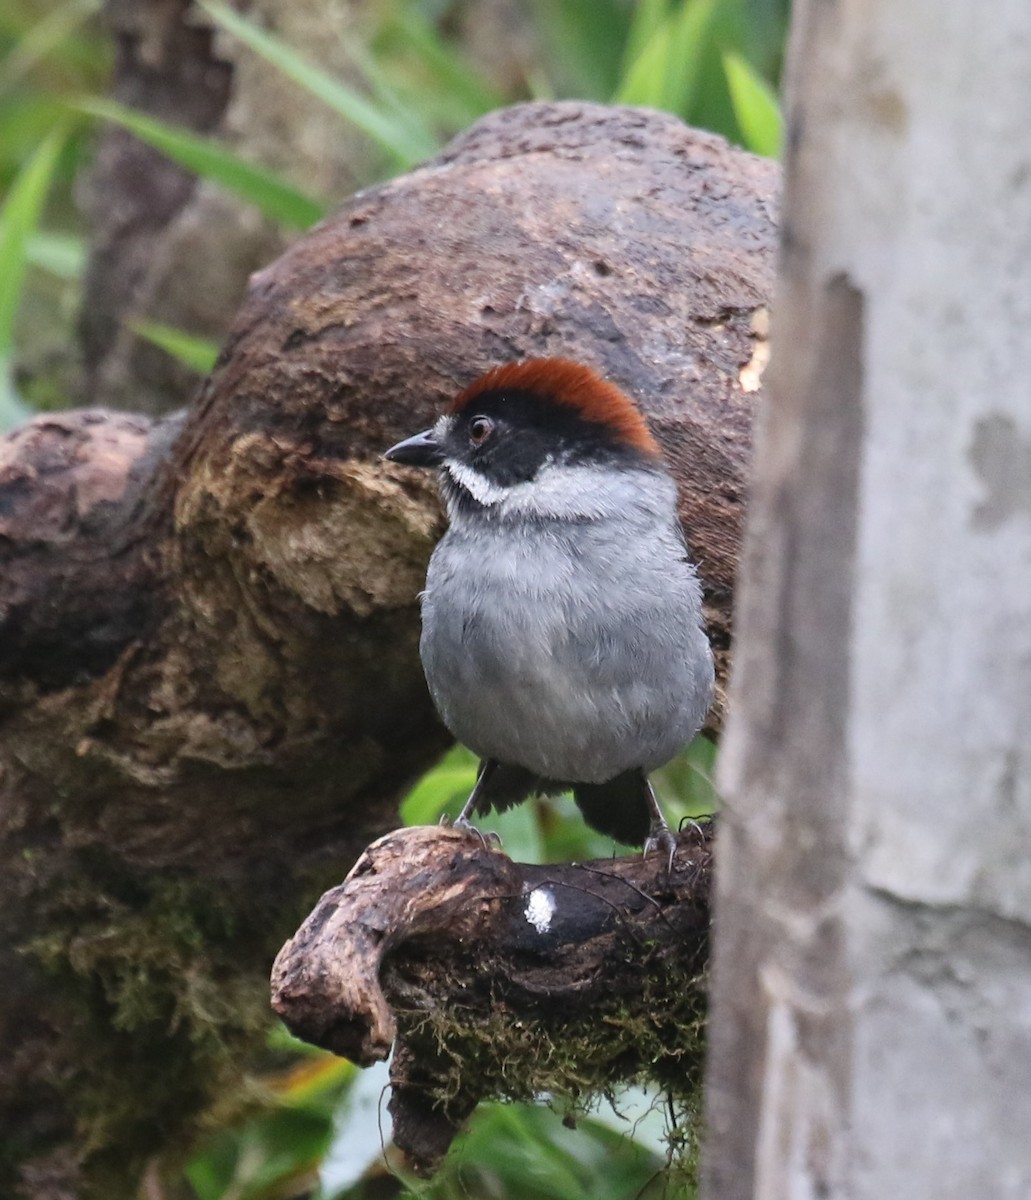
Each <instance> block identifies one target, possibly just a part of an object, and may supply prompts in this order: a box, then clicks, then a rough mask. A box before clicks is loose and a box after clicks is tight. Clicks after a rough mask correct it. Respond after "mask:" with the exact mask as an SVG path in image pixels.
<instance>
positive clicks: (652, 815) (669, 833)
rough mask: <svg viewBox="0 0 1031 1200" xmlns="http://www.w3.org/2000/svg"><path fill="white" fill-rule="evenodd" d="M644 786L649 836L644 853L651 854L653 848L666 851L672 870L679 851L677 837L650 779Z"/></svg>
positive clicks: (668, 867) (646, 839) (668, 864)
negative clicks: (674, 858)
mask: <svg viewBox="0 0 1031 1200" xmlns="http://www.w3.org/2000/svg"><path fill="white" fill-rule="evenodd" d="M644 787H645V803H646V804H647V805H648V836H647V837H646V838H645V839H644V853H645V854H651V852H652V851H653V850H664V851H666V853H667V854H668V855H669V861H668V862H667V864H666V869H667V870H668V871H672V870H673V856H674V855H675V854H676V852H677V839H676V837H675V836H674V834H673V830H672V829H670V827H669V824H668V822H667V821H666V818H665V816H664V815H663V812H662V809H661V808H660V807H659V800H658V797H657V796H656V795H655V789H654V788H653V787H652V785H651V780H650V779H646V780H645V781H644Z"/></svg>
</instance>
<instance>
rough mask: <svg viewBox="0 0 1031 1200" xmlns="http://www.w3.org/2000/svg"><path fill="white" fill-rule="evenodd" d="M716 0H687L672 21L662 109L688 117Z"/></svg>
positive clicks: (695, 91)
mask: <svg viewBox="0 0 1031 1200" xmlns="http://www.w3.org/2000/svg"><path fill="white" fill-rule="evenodd" d="M715 8H716V0H684V3H683V4H681V6H680V11H679V13H677V14H676V15H675V16H674V17H673V20H672V22H671V24H670V34H669V39H670V46H669V54H668V57H667V60H666V78H665V81H664V83H665V86H664V89H663V96H662V104H661V105H660V107H661V108H664V109H666V110H667V111H669V112H674V113H678V114H679V115H680V116H682V117H687V116H688V115H689V114H690V111H691V105H692V103H693V102H694V98H695V95H696V94H697V92H698V84H699V80H700V78H701V73H702V59H703V57H704V55H705V50H706V46H707V45H708V43H709V34H710V30H711V28H712V18H713V12H714V10H715Z"/></svg>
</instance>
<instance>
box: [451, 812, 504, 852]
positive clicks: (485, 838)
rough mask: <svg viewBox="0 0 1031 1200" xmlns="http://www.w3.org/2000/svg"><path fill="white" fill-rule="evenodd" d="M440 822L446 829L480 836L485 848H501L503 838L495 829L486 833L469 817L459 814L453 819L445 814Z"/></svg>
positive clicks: (470, 835)
mask: <svg viewBox="0 0 1031 1200" xmlns="http://www.w3.org/2000/svg"><path fill="white" fill-rule="evenodd" d="M440 823H441V825H443V826H444V827H445V828H446V829H456V830H458V832H459V833H464V834H466V835H467V836H469V837H475V838H479V840H480V842H481V843H482V845H483V848H484V850H492V849H493V850H500V849H501V838H500V836H499V835H498V834H497V833H495V832H494V830H493V829H489V830H488V831H487V832H486V833H484V832H483V830H482V829H477V828H476V826H475V825H474V824H473V823H472V821H470V820H469V818H468V817H463V816H457V817H455V818H454V820H452V819H451V818H450V817H449V816H447V815H446V814H445V815H444V816H443V817H441V818H440Z"/></svg>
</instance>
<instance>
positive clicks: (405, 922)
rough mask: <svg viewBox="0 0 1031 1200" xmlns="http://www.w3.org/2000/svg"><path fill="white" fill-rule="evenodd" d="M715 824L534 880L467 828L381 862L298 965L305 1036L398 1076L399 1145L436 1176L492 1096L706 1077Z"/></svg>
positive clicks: (296, 1020) (327, 910)
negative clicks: (650, 848) (464, 1127)
mask: <svg viewBox="0 0 1031 1200" xmlns="http://www.w3.org/2000/svg"><path fill="white" fill-rule="evenodd" d="M710 835H711V827H710V826H708V825H706V826H704V827H694V828H692V829H690V830H688V831H687V832H685V833H682V834H681V835H680V837H679V839H678V848H677V852H676V855H675V857H674V859H673V862H672V865H670V863H669V862H668V860H667V857H666V855H665V854H664V853H661V852H660V853H656V854H651V855H649V856H647V857H642V856H640V855H634V856H632V857H628V858H618V859H607V860H603V861H598V862H592V863H571V864H555V865H550V866H528V865H526V864H524V863H515V862H513V861H512V860H511V859H510V858H508V857H507V855H505V854H504V853H502V852H501V851H500V850H499V849H495V848H492V847H491V846H489V845H488V844H487V842H486V841H485V840H484V839H482V838H479V837H477V836H476V835H470V834H468V833H464V832H461V831H457V830H453V829H441V828H433V827H429V828H415V829H402V830H398V831H397V832H395V833H391V834H388V835H387V836H386V837H383V838H381V839H380V840H379V841H377V842H375V843H374V844H373V845H372V846H370V847H369V848H368V850H366V851H365V853H364V854H363V855H362V856H361V858H360V859H359V860H358V862H357V863H356V864H355V866H354V867H353V869H352V870H351V873H350V875H348V877H347V879H346V880H345V881H344V882H343V883H342V884H340V885H339V886H338V887H335V888H332V889H331V890H330V891H328V892H326V894H325V895H324V896H323V897H322V899H321V900H320V901H319V903H318V904H317V905H316V907H315V909H314V910H313V912H312V913H311V915H310V916H309V917H308V919H307V920H306V921H305V922H304V924H303V925H302V926H301V928H300V929H299V930H298V931H297V933H296V934H295V935H294V937H293V938H292V939H291V940H290V941H289V942H287V944H286V945H285V946H284V947H283V949H282V950H281V951H280V954H279V957H278V958H277V959H276V963H275V966H274V968H273V971H272V995H273V1006H274V1007H275V1009H276V1011H277V1012H278V1013H279V1015H280V1016H281V1017H282V1018H283V1020H284V1021H285V1022H286V1024H287V1025H288V1026H289V1027H290V1028H291V1029H292V1030H293V1031H294V1033H296V1034H297V1035H298V1036H299V1037H303V1038H305V1039H306V1040H307V1041H310V1042H314V1043H315V1044H316V1045H320V1046H324V1047H325V1048H326V1049H329V1050H332V1051H333V1052H334V1053H336V1054H342V1055H345V1056H346V1057H348V1058H351V1059H353V1060H354V1061H355V1062H357V1063H360V1064H362V1065H363V1066H367V1065H369V1064H370V1063H373V1062H376V1061H379V1060H381V1059H384V1058H386V1056H387V1054H388V1053H389V1052H390V1050H391V1048H392V1047H393V1048H394V1058H393V1061H392V1064H391V1085H392V1091H393V1095H392V1098H391V1102H390V1111H391V1113H392V1115H393V1117H394V1140H395V1142H396V1144H397V1145H398V1146H399V1147H400V1148H401V1149H402V1150H403V1151H405V1153H406V1154H407V1155H408V1157H409V1161H410V1162H411V1164H412V1165H413V1166H414V1167H415V1168H416V1169H418V1170H421V1171H424V1172H428V1171H431V1170H432V1169H433V1167H434V1166H435V1165H436V1164H437V1162H438V1161H439V1159H440V1157H441V1155H442V1154H443V1153H444V1152H445V1151H446V1149H447V1147H448V1145H449V1144H450V1141H451V1139H452V1137H453V1136H454V1134H455V1133H456V1132H457V1130H458V1129H459V1128H460V1127H461V1124H462V1122H463V1121H464V1120H465V1119H466V1117H467V1116H468V1115H469V1113H470V1112H471V1111H472V1110H473V1108H475V1106H476V1104H477V1103H478V1102H479V1101H480V1100H481V1099H485V1098H489V1097H496V1096H518V1097H520V1098H527V1097H530V1096H534V1095H537V1094H540V1093H541V1092H551V1093H558V1094H559V1095H564V1096H566V1097H567V1098H568V1097H569V1095H570V1094H574V1095H578V1094H582V1093H583V1092H584V1091H585V1090H598V1091H600V1090H603V1089H604V1088H606V1087H611V1086H614V1085H615V1084H616V1083H618V1082H623V1081H627V1080H631V1079H640V1078H641V1077H644V1076H647V1077H649V1078H651V1079H653V1080H659V1081H661V1082H662V1083H664V1084H665V1085H666V1086H669V1087H671V1088H672V1089H673V1090H674V1091H676V1092H677V1093H678V1094H679V1095H681V1096H684V1095H689V1094H690V1093H691V1091H692V1089H694V1088H696V1087H697V1085H698V1082H699V1078H700V1067H701V1061H702V1037H701V1027H702V1023H703V1019H704V1012H705V987H704V981H703V978H702V976H703V973H704V966H705V961H706V955H707V948H708V931H709V909H708V893H709V881H710V875H711V854H710Z"/></svg>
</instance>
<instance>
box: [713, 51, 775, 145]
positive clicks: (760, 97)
mask: <svg viewBox="0 0 1031 1200" xmlns="http://www.w3.org/2000/svg"><path fill="white" fill-rule="evenodd" d="M723 70H724V73H725V74H726V77H727V87H728V88H729V89H730V99H731V103H732V104H733V105H734V116H735V117H736V118H737V123H738V125H739V126H740V127H741V134H742V136H743V137H744V142H745V146H746V147H747V148H748V149H749V150H751V151H753V152H754V153H755V154H765V155H766V156H767V157H768V158H776V157H777V156H778V155H779V154H780V148H781V144H782V141H783V136H784V122H783V119H782V117H781V115H780V106H779V105H778V103H777V97H776V96H775V95H774V94H773V90H772V89H771V88H770V85H769V84H768V83H767V82H766V80H765V79H763V78H762V76H761V75H759V73H758V72H757V71H756V70H755V68H754V67H753V66H752V65H751V64H750V63H749V62H748V61H747V59H745V58H742V56H741V55H740V54H735V53H734V52H732V51H729V52H728V53H726V54H724V55H723Z"/></svg>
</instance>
